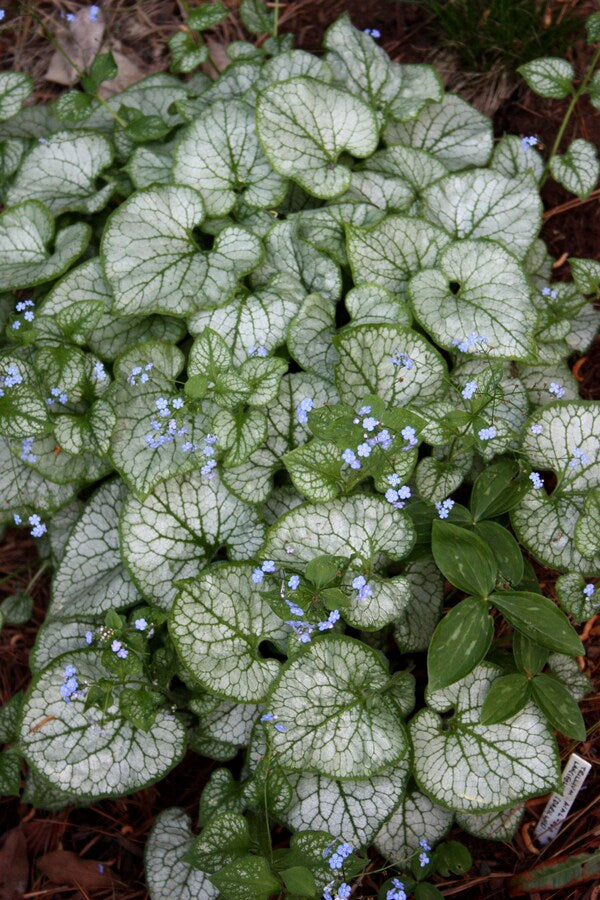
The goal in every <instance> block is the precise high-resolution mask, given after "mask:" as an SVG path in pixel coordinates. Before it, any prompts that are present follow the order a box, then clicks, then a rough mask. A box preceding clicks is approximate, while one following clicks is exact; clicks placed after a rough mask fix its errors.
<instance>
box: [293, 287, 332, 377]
mask: <svg viewBox="0 0 600 900" xmlns="http://www.w3.org/2000/svg"><path fill="white" fill-rule="evenodd" d="M334 334H335V306H334V305H333V304H332V302H331V300H329V299H327V298H326V297H323V296H321V294H309V295H308V297H306V299H305V300H304V303H303V304H302V306H301V307H300V309H299V310H298V312H297V314H296V315H295V316H294V318H293V319H292V321H291V322H290V325H289V328H288V334H287V343H288V348H289V351H290V353H291V355H292V356H293V358H294V359H295V360H296V362H297V363H298V364H299V365H301V366H302V368H303V369H304V370H305V371H306V372H312V373H313V375H319V376H320V377H321V378H324V379H325V381H332V380H333V367H334V366H335V364H336V362H337V358H338V355H337V351H336V349H335V346H334V345H333V343H332V340H333V336H334Z"/></svg>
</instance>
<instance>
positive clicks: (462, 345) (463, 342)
mask: <svg viewBox="0 0 600 900" xmlns="http://www.w3.org/2000/svg"><path fill="white" fill-rule="evenodd" d="M487 342H488V339H487V338H486V337H484V336H483V335H482V334H477V333H476V332H475V331H472V332H471V334H469V335H468V336H467V337H465V338H454V340H453V341H452V346H453V347H456V349H457V350H460V352H461V353H469V352H471V353H477V351H478V350H483V349H484V348H483V346H479V345H480V344H481V345H484V344H487Z"/></svg>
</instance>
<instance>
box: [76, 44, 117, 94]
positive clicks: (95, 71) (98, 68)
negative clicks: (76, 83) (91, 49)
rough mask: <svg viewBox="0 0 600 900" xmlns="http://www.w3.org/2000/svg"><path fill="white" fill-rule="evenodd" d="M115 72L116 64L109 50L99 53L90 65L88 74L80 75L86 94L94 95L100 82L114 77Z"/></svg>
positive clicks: (115, 75)
mask: <svg viewBox="0 0 600 900" xmlns="http://www.w3.org/2000/svg"><path fill="white" fill-rule="evenodd" d="M117 72H118V68H117V64H116V62H115V59H114V56H113V55H112V53H111V51H110V50H109V51H108V53H101V54H100V55H99V56H97V57H96V59H95V60H94V62H93V63H92V65H91V66H90V70H89V72H88V74H87V75H82V76H81V84H82V87H83V89H84V91H85V92H86V94H92V95H95V94H96V91H97V90H98V88H99V87H100V85H101V84H102V82H103V81H111V80H112V79H113V78H116V77H117Z"/></svg>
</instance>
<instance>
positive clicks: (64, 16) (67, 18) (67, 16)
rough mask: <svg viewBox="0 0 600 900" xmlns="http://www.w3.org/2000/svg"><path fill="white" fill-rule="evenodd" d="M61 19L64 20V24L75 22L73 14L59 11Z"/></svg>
mask: <svg viewBox="0 0 600 900" xmlns="http://www.w3.org/2000/svg"><path fill="white" fill-rule="evenodd" d="M60 17H61V19H64V20H65V21H66V22H74V21H75V13H66V12H64V10H61V11H60Z"/></svg>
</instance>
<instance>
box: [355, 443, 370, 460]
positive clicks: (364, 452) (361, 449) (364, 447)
mask: <svg viewBox="0 0 600 900" xmlns="http://www.w3.org/2000/svg"><path fill="white" fill-rule="evenodd" d="M356 453H357V455H358V456H362V457H363V458H364V457H366V456H370V455H371V447H370V446H369V444H367V443H366V442H364V443H362V444H359V445H358V447H357V448H356Z"/></svg>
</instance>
